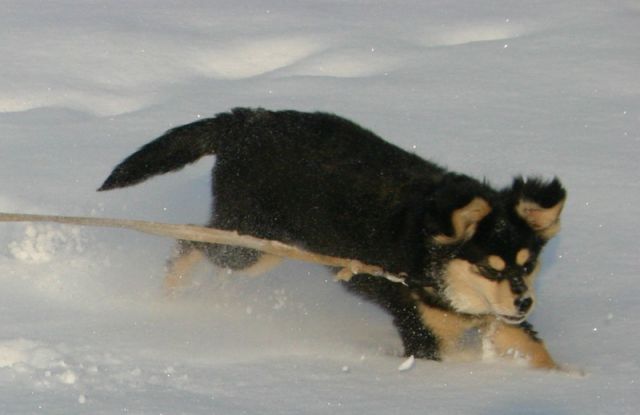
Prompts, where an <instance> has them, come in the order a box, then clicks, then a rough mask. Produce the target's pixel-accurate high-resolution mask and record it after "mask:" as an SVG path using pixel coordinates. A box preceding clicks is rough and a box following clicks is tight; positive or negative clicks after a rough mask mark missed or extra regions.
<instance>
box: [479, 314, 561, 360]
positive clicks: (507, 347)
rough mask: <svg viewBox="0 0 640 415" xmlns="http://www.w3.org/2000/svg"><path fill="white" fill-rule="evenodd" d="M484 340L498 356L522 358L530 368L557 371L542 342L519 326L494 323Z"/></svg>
mask: <svg viewBox="0 0 640 415" xmlns="http://www.w3.org/2000/svg"><path fill="white" fill-rule="evenodd" d="M485 338H486V339H487V340H488V341H489V342H490V343H491V345H492V346H493V348H494V350H495V352H496V353H497V354H498V355H499V356H502V357H507V356H510V357H513V358H515V357H524V358H525V359H526V360H527V361H528V362H529V364H530V365H531V366H532V367H535V368H540V369H558V365H557V364H556V363H555V362H554V361H553V359H552V358H551V355H550V354H549V352H548V351H547V348H546V347H545V346H544V343H543V342H542V340H539V339H536V338H534V337H533V336H532V335H531V334H530V333H527V332H526V331H525V329H523V328H522V327H520V326H512V325H508V324H505V323H502V322H500V321H495V322H493V323H492V324H490V326H489V328H488V329H487V332H486V333H485Z"/></svg>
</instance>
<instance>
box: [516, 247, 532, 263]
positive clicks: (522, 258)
mask: <svg viewBox="0 0 640 415" xmlns="http://www.w3.org/2000/svg"><path fill="white" fill-rule="evenodd" d="M529 258H531V251H529V250H528V249H527V248H524V249H521V250H519V251H518V253H517V254H516V264H518V265H521V266H522V265H524V264H526V263H527V261H528V260H529Z"/></svg>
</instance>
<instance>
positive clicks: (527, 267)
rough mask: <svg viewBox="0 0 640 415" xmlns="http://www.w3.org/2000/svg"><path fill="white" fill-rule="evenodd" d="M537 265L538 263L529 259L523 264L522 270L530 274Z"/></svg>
mask: <svg viewBox="0 0 640 415" xmlns="http://www.w3.org/2000/svg"><path fill="white" fill-rule="evenodd" d="M535 267H536V263H535V261H527V262H526V263H525V264H524V265H523V266H522V271H524V273H525V274H527V275H529V274H531V273H532V272H533V270H534V269H535Z"/></svg>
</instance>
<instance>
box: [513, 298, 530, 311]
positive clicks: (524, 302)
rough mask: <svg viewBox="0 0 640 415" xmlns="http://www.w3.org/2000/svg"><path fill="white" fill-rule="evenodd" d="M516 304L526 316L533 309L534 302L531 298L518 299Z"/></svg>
mask: <svg viewBox="0 0 640 415" xmlns="http://www.w3.org/2000/svg"><path fill="white" fill-rule="evenodd" d="M514 304H515V306H516V308H517V309H518V311H519V312H520V313H522V314H525V313H526V312H527V311H529V309H531V306H532V305H533V300H532V299H531V297H525V298H518V299H517V300H516V301H515V302H514Z"/></svg>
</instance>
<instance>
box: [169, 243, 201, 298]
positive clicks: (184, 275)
mask: <svg viewBox="0 0 640 415" xmlns="http://www.w3.org/2000/svg"><path fill="white" fill-rule="evenodd" d="M203 259H204V253H203V252H202V251H200V250H199V249H190V250H188V251H186V252H180V253H179V254H177V255H176V257H174V258H173V259H171V261H170V262H169V266H168V269H167V274H166V276H165V277H164V291H165V294H166V295H167V296H173V295H174V294H175V292H176V290H178V289H179V288H180V287H183V286H185V285H186V284H188V283H189V282H190V281H191V276H190V271H191V269H192V268H193V266H194V265H195V264H197V263H198V262H200V261H202V260H203Z"/></svg>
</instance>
